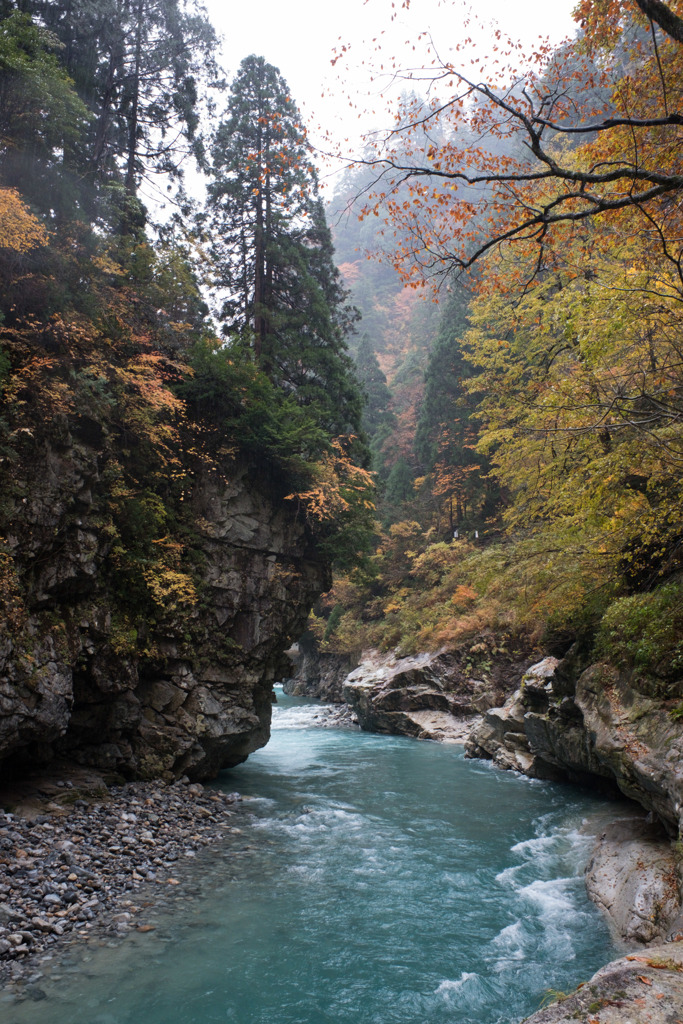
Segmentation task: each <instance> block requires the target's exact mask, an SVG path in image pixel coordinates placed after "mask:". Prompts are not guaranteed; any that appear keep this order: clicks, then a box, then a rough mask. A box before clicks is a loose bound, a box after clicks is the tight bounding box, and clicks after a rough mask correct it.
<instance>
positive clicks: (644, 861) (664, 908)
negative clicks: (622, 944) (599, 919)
mask: <svg viewBox="0 0 683 1024" xmlns="http://www.w3.org/2000/svg"><path fill="white" fill-rule="evenodd" d="M586 888H587V889H588V894H589V896H590V897H591V899H592V900H593V901H594V902H595V903H596V904H597V905H598V906H599V907H600V908H601V910H603V911H604V912H605V914H606V915H607V917H608V919H609V921H610V923H611V925H612V927H613V929H614V930H615V932H616V934H617V936H618V937H619V938H620V939H623V940H625V941H626V942H639V943H652V942H661V941H663V940H665V939H668V938H672V937H676V936H677V935H678V934H679V933H683V912H682V906H681V876H680V864H679V858H678V856H677V852H676V849H675V847H674V845H673V844H672V843H671V842H670V841H669V840H668V839H667V837H666V836H665V835H663V833H662V830H661V828H656V827H655V826H654V825H653V824H651V823H650V822H648V821H646V820H645V819H644V818H642V817H641V818H626V819H623V820H620V821H615V822H613V823H612V824H611V825H609V826H608V827H607V828H606V829H605V831H604V832H603V833H602V834H601V836H600V837H599V839H598V841H597V843H596V846H595V849H594V850H593V854H592V856H591V859H590V861H589V863H588V866H587V868H586Z"/></svg>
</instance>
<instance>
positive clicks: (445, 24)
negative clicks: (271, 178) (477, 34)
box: [204, 0, 576, 139]
mask: <svg viewBox="0 0 683 1024" xmlns="http://www.w3.org/2000/svg"><path fill="white" fill-rule="evenodd" d="M204 2H205V4H206V8H207V10H208V12H209V17H210V19H211V21H212V22H213V24H214V26H215V28H216V29H217V30H218V32H219V33H220V34H221V36H222V37H223V47H222V63H223V65H224V67H225V68H226V70H227V71H228V72H229V73H230V74H232V73H234V72H235V71H236V70H237V68H238V67H239V64H240V61H241V60H242V59H243V58H244V57H247V56H249V55H250V54H252V53H254V54H258V55H260V56H263V57H265V59H266V60H267V61H268V62H269V63H271V64H274V65H275V66H276V67H278V68H279V69H280V71H281V73H282V75H283V76H284V78H285V79H286V81H287V82H288V84H289V87H290V89H291V92H292V96H293V98H294V100H295V101H296V103H297V104H298V106H299V108H300V110H301V112H302V114H303V116H304V120H305V121H306V123H307V124H308V126H309V128H310V130H311V132H312V137H313V138H314V139H315V137H316V134H318V137H319V132H318V126H319V125H321V126H323V128H328V129H330V128H332V127H335V128H336V129H337V136H338V137H339V138H342V137H343V136H345V135H351V136H353V135H354V131H355V129H356V127H357V126H358V125H360V126H361V128H366V129H367V128H369V127H379V125H378V124H377V123H375V124H370V123H369V122H368V121H366V119H365V117H361V118H360V121H359V119H358V116H357V111H354V110H353V109H352V108H351V107H350V106H349V103H350V102H354V103H356V104H358V109H359V110H363V109H365V108H366V107H368V108H375V109H376V108H377V107H378V105H379V106H381V105H382V100H381V96H378V95H377V94H378V93H379V92H380V85H379V82H378V81H377V80H376V81H375V83H374V84H371V83H370V69H371V67H376V66H377V65H378V64H379V63H381V62H382V61H387V60H388V59H389V58H390V57H393V56H398V57H399V59H400V60H401V62H402V64H403V65H404V66H411V65H412V66H414V65H415V64H416V63H417V64H419V63H420V53H421V52H424V50H423V48H422V46H421V45H420V44H417V49H416V51H415V52H413V45H415V41H416V39H417V37H418V34H419V33H420V32H422V31H430V32H431V34H432V36H433V38H434V40H435V41H436V42H437V45H438V48H439V51H440V53H441V56H442V57H444V58H447V57H448V49H449V47H450V46H452V45H453V43H454V42H456V41H457V40H458V39H461V38H463V37H464V36H469V35H470V34H472V29H471V28H468V29H467V30H465V29H464V28H463V23H464V20H465V18H466V17H467V14H468V12H469V11H470V4H469V3H467V2H465V0H411V2H410V3H409V9H408V10H405V9H403V8H402V0H395V8H398V11H397V12H396V17H395V19H394V20H393V21H392V13H394V12H395V8H394V4H393V3H392V0H343V2H341V3H325V2H321V0H240V2H239V3H228V2H226V0H204ZM575 2H576V0H525V2H523V3H516V2H514V0H478V2H477V3H476V11H477V16H478V18H479V19H480V20H481V21H482V23H483V24H484V26H485V28H484V29H483V30H482V35H481V39H482V42H481V45H482V48H483V49H486V44H487V41H488V40H487V38H486V37H487V35H489V32H490V26H491V22H492V21H494V20H495V21H496V22H497V24H498V26H499V27H500V28H501V29H502V30H503V31H504V32H505V33H507V34H508V35H511V36H514V38H515V39H519V40H520V41H521V42H523V43H524V44H525V45H526V46H527V47H531V46H532V45H533V43H534V42H535V41H536V40H537V39H538V38H539V36H549V37H550V38H551V39H552V41H553V42H559V41H560V40H561V39H563V38H564V37H565V36H567V35H571V34H572V33H573V30H574V27H575V26H574V23H573V21H572V19H571V10H572V8H573V6H574V4H575ZM489 38H490V35H489ZM373 40H377V42H373ZM342 43H343V44H349V43H350V44H351V48H350V49H349V50H348V52H347V53H346V54H345V55H344V57H343V58H342V59H340V60H339V62H338V63H337V65H336V66H335V67H332V64H331V61H332V57H333V55H334V50H335V47H339V46H340V45H341V44H342ZM377 43H380V44H381V55H379V54H378V52H377ZM323 93H324V95H322V94H323ZM374 100H376V101H377V102H374ZM368 116H369V117H371V116H372V115H368ZM376 116H377V117H379V116H380V115H376ZM355 134H356V136H358V135H359V134H360V131H358V132H355Z"/></svg>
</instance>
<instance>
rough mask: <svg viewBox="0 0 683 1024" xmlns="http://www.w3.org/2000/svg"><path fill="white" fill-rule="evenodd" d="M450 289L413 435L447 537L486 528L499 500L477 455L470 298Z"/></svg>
mask: <svg viewBox="0 0 683 1024" xmlns="http://www.w3.org/2000/svg"><path fill="white" fill-rule="evenodd" d="M451 287H452V291H451V293H450V296H449V301H448V302H447V304H446V306H445V308H444V312H443V315H442V318H441V322H440V325H439V331H438V334H437V337H436V340H435V343H434V347H433V349H432V352H431V354H430V358H429V364H428V366H427V372H426V374H425V395H424V401H423V404H422V408H421V410H420V417H419V419H418V424H417V430H416V432H415V454H416V456H417V458H418V460H419V463H420V465H421V468H422V470H423V472H425V473H428V474H431V477H430V485H431V490H432V493H433V495H434V496H435V498H437V505H438V506H439V508H441V509H442V510H444V511H445V513H446V516H447V520H448V534H449V536H452V535H453V532H454V530H455V529H456V528H457V527H459V526H461V525H463V524H465V525H466V526H471V527H472V526H475V525H476V526H477V527H480V526H481V525H483V521H484V519H485V518H487V517H488V516H490V515H491V514H492V512H493V510H494V507H495V502H496V500H497V498H498V493H497V490H496V488H495V486H494V484H493V482H491V481H488V480H487V479H486V476H487V469H488V467H487V466H485V464H484V462H485V460H484V459H483V458H482V456H481V455H479V454H478V453H477V452H476V451H475V450H474V446H475V444H476V441H477V424H476V420H474V418H473V413H474V412H475V410H476V406H477V400H476V398H475V396H473V395H471V394H470V393H469V391H468V390H467V387H466V385H465V381H466V380H467V378H469V377H471V376H472V368H471V365H470V363H469V361H468V359H467V353H466V350H465V347H464V345H463V341H462V339H463V336H464V334H465V331H466V330H467V328H468V327H469V321H468V318H467V312H468V305H469V301H470V296H469V293H468V292H467V291H466V289H465V288H464V286H463V285H462V284H461V283H460V282H458V281H455V282H454V283H453V284H452V286H451Z"/></svg>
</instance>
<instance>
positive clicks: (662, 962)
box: [523, 942, 683, 1024]
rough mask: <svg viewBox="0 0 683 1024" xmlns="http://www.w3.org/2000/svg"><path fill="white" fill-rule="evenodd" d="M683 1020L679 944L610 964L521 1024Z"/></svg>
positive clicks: (631, 1023)
mask: <svg viewBox="0 0 683 1024" xmlns="http://www.w3.org/2000/svg"><path fill="white" fill-rule="evenodd" d="M682 1014H683V942H673V943H667V944H666V945H664V946H657V947H655V948H652V949H648V950H647V952H646V953H642V954H630V955H628V956H625V957H622V958H621V959H620V960H614V961H613V962H612V963H610V964H607V966H606V967H603V968H602V969H601V970H599V971H598V972H597V974H595V975H594V976H593V977H592V978H591V979H590V981H588V982H587V983H586V984H584V985H581V986H580V988H578V989H577V990H576V992H573V993H572V994H570V995H568V996H562V997H561V998H560V999H558V1000H557V1002H555V1003H553V1004H552V1005H551V1006H547V1007H546V1008H545V1009H543V1010H539V1012H538V1013H534V1014H533V1015H532V1016H531V1017H527V1018H526V1020H525V1021H524V1022H523V1024H577V1022H578V1024H677V1022H678V1021H680V1019H681V1015H682Z"/></svg>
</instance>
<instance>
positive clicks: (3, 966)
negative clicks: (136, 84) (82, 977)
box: [0, 772, 241, 999]
mask: <svg viewBox="0 0 683 1024" xmlns="http://www.w3.org/2000/svg"><path fill="white" fill-rule="evenodd" d="M12 800H15V801H17V802H16V804H12ZM240 801H241V798H240V796H239V795H238V794H236V793H232V794H225V793H222V792H221V791H219V790H213V789H212V790H209V789H206V790H205V789H204V787H203V786H202V785H200V784H198V783H193V784H191V783H189V782H188V780H187V779H185V780H184V781H182V780H181V781H180V782H176V783H174V784H172V785H168V784H166V783H163V782H151V783H129V784H126V785H122V786H111V787H107V786H105V785H104V783H103V781H102V779H101V778H98V777H97V776H93V775H89V776H87V777H86V776H84V775H83V774H82V773H79V772H75V773H67V774H66V775H65V776H64V777H63V778H58V779H56V780H55V779H39V780H34V782H33V783H32V785H31V787H30V788H29V787H27V786H24V787H23V788H22V789H21V790H19V791H14V792H13V796H12V797H10V796H9V795H8V794H7V793H5V794H4V795H3V798H2V803H3V804H4V806H5V808H7V807H8V806H10V805H11V804H12V805H13V806H14V808H15V809H14V810H12V811H8V810H5V811H3V812H0V984H4V985H8V986H9V988H10V990H11V991H14V992H15V993H16V994H17V995H18V996H19V997H20V998H21V997H22V996H28V997H30V998H38V999H39V998H42V996H41V991H42V990H41V989H40V984H39V983H40V977H41V964H44V963H45V962H47V961H49V960H50V959H51V958H52V956H54V955H55V954H56V953H57V952H61V951H63V950H64V948H65V946H66V945H68V944H69V943H72V942H77V941H79V940H80V941H85V940H87V939H88V938H93V937H104V938H108V939H112V938H114V937H116V936H123V935H125V934H126V933H127V932H128V931H130V930H132V929H137V931H139V932H145V931H151V930H153V927H154V926H153V925H152V924H150V923H149V915H150V913H151V912H153V911H155V910H158V909H159V907H160V906H163V905H164V904H165V903H167V902H168V901H169V900H170V899H172V898H173V894H174V892H175V891H176V887H178V888H179V889H182V887H183V884H184V882H186V881H187V879H188V878H189V877H190V875H191V871H192V863H193V860H194V858H195V857H196V856H197V854H198V853H199V851H201V850H202V849H203V848H205V847H208V846H210V845H212V844H215V843H219V842H223V841H226V840H230V839H233V840H234V839H235V838H236V837H237V836H238V835H239V833H240V829H239V828H238V827H236V825H235V816H236V813H237V812H238V811H239V808H240Z"/></svg>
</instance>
